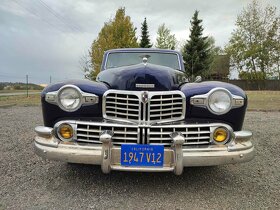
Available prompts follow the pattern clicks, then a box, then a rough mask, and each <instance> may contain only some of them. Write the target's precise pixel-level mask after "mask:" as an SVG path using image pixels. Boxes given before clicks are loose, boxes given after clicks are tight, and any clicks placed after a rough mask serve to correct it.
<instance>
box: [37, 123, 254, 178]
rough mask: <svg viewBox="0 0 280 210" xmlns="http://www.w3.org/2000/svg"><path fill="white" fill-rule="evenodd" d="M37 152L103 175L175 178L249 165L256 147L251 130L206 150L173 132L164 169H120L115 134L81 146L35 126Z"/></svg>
mask: <svg viewBox="0 0 280 210" xmlns="http://www.w3.org/2000/svg"><path fill="white" fill-rule="evenodd" d="M35 131H36V133H37V135H36V137H35V142H34V147H35V153H36V154H37V155H39V156H41V157H42V158H44V159H50V160H59V161H64V162H71V163H83V164H95V165H101V169H102V172H103V173H110V172H111V170H119V171H142V172H167V171H173V172H174V173H175V174H176V175H180V174H182V173H183V169H184V167H187V166H213V165H222V164H231V163H241V162H247V161H250V160H252V159H253V158H254V154H255V152H254V146H253V145H252V143H251V141H250V138H251V136H252V133H251V132H249V131H238V132H234V134H235V141H233V142H232V143H231V144H230V145H209V146H204V147H189V146H187V147H184V146H182V144H183V139H182V136H181V135H180V133H176V132H175V133H172V134H171V138H172V139H173V145H172V147H170V148H164V165H163V167H127V166H121V164H120V155H121V148H120V147H119V146H115V145H113V144H112V136H113V133H112V132H110V131H104V132H103V133H102V134H101V135H100V141H101V142H102V144H101V145H90V146H88V145H80V144H77V143H69V142H68V143H62V142H61V141H60V140H58V139H57V138H55V137H54V135H53V130H52V129H51V128H47V127H42V126H39V127H36V129H35Z"/></svg>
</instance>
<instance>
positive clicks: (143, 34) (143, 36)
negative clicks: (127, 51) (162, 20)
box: [139, 18, 153, 48]
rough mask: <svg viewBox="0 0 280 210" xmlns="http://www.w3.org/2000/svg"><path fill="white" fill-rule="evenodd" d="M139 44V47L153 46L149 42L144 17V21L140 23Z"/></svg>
mask: <svg viewBox="0 0 280 210" xmlns="http://www.w3.org/2000/svg"><path fill="white" fill-rule="evenodd" d="M139 46H140V47H141V48H150V47H152V46H153V45H152V44H151V43H150V38H149V31H148V24H147V19H146V18H145V19H144V22H143V23H142V26H141V40H140V44H139Z"/></svg>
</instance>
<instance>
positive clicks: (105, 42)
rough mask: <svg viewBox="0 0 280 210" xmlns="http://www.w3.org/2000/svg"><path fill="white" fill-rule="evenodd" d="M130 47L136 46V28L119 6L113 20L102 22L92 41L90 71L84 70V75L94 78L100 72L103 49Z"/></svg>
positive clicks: (123, 9)
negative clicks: (101, 26) (96, 35)
mask: <svg viewBox="0 0 280 210" xmlns="http://www.w3.org/2000/svg"><path fill="white" fill-rule="evenodd" d="M130 47H138V43H137V38H136V28H135V27H134V26H133V24H132V22H131V20H130V17H129V16H126V15H125V8H120V9H118V10H117V12H116V15H115V18H114V19H113V20H110V21H109V22H106V23H104V26H103V28H102V29H101V31H100V32H99V34H98V37H97V38H96V39H95V40H94V41H93V43H92V46H91V52H90V56H91V63H92V65H91V66H92V71H91V72H86V74H87V75H86V77H90V78H91V79H95V77H96V76H97V74H98V73H99V72H100V67H101V63H102V59H103V54H104V51H106V50H109V49H114V48H130Z"/></svg>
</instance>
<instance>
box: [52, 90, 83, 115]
mask: <svg viewBox="0 0 280 210" xmlns="http://www.w3.org/2000/svg"><path fill="white" fill-rule="evenodd" d="M67 89H72V90H74V91H75V92H76V93H77V96H78V98H77V99H79V103H78V104H77V105H76V106H75V107H74V108H67V107H65V106H64V105H63V103H62V102H61V100H62V98H61V95H62V94H63V93H64V91H65V90H67ZM57 105H58V106H59V107H60V108H61V109H62V110H64V111H66V112H75V111H77V110H78V109H80V108H81V106H82V94H81V90H80V88H78V87H77V86H74V85H65V86H63V87H61V88H60V89H59V90H58V93H57Z"/></svg>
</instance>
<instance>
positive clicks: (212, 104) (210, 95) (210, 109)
mask: <svg viewBox="0 0 280 210" xmlns="http://www.w3.org/2000/svg"><path fill="white" fill-rule="evenodd" d="M219 93H220V94H224V96H226V97H228V98H227V100H228V101H229V104H228V105H227V107H226V108H225V109H224V110H221V111H218V110H214V109H213V106H215V103H211V97H214V94H219ZM221 102H222V100H221V101H219V102H218V103H221ZM232 102H233V97H232V95H231V93H230V92H229V91H228V90H226V89H213V90H211V91H210V92H209V96H208V100H207V108H208V110H209V111H210V112H211V113H213V114H216V115H222V114H226V113H228V112H229V111H230V110H231V108H232V105H233V103H232Z"/></svg>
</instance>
